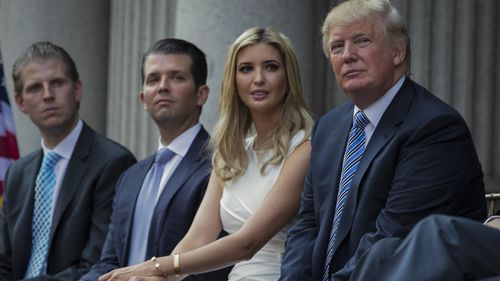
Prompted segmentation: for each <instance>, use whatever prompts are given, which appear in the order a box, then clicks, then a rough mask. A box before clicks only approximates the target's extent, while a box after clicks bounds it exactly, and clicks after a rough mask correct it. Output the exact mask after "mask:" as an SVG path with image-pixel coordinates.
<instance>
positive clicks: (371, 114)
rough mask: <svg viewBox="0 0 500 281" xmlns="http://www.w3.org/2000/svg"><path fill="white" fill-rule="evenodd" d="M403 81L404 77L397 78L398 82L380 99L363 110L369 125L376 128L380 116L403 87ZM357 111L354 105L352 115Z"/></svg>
mask: <svg viewBox="0 0 500 281" xmlns="http://www.w3.org/2000/svg"><path fill="white" fill-rule="evenodd" d="M404 81H405V75H402V76H401V78H399V80H398V82H396V83H395V84H394V85H393V86H392V87H391V88H390V89H389V90H388V91H387V92H386V93H385V94H384V95H383V96H382V97H381V98H379V99H378V100H377V101H376V102H374V103H373V104H372V105H370V106H369V107H367V108H365V109H364V110H363V112H364V113H365V114H366V117H368V119H369V120H370V123H371V124H373V126H374V127H377V125H378V122H379V121H380V119H381V118H382V115H384V112H385V110H386V109H387V107H388V106H389V104H390V103H391V101H392V100H393V99H394V97H395V96H396V94H397V93H398V91H399V89H400V88H401V86H403V82H404ZM359 110H361V109H359V108H358V107H357V106H356V105H354V112H353V115H354V114H356V112H358V111H359Z"/></svg>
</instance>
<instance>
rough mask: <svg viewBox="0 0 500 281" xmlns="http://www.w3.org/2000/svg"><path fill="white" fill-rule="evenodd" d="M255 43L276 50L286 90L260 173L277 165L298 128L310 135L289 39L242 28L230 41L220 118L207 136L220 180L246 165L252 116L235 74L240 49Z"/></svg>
mask: <svg viewBox="0 0 500 281" xmlns="http://www.w3.org/2000/svg"><path fill="white" fill-rule="evenodd" d="M258 43H266V44H269V45H271V46H273V47H275V48H276V49H277V50H278V51H279V52H280V54H281V56H282V60H283V64H284V66H285V71H286V77H287V78H286V79H287V89H288V92H287V93H286V94H285V98H284V101H283V105H282V107H281V112H280V119H279V120H280V122H279V123H278V125H277V126H276V127H275V128H274V129H273V130H272V131H271V133H270V135H271V139H270V143H271V147H272V148H271V156H270V157H269V158H267V160H265V161H264V163H262V165H261V170H260V172H261V174H264V171H265V169H266V167H267V166H268V165H277V164H279V163H281V162H282V161H283V160H284V158H285V157H286V155H287V153H288V149H289V144H290V140H291V139H292V137H293V136H294V135H295V134H296V133H297V132H298V131H300V130H304V131H305V137H304V139H307V138H309V137H310V133H311V128H312V125H313V119H312V117H311V115H310V114H309V111H308V109H307V106H306V103H305V100H304V97H303V94H302V86H301V82H300V73H299V67H298V62H297V57H296V55H295V51H294V50H293V47H292V44H291V42H290V40H289V39H288V38H287V37H286V36H284V35H283V34H281V33H280V32H278V31H276V30H274V29H272V28H260V27H255V28H251V29H248V30H246V31H245V32H243V34H241V35H240V36H239V37H238V38H237V39H236V41H234V43H233V44H232V45H231V47H230V48H229V51H228V53H227V57H226V65H225V68H224V78H223V79H222V91H221V95H220V99H219V117H220V119H219V121H218V122H217V124H216V125H215V128H214V132H213V134H212V138H211V147H212V150H213V159H212V165H213V171H214V172H215V173H216V175H217V176H218V177H219V178H220V179H221V180H223V181H229V180H232V179H235V178H237V177H239V176H240V175H242V174H243V172H244V171H245V169H246V168H247V165H248V157H247V153H246V151H245V138H246V137H247V136H248V133H249V131H250V130H251V127H252V118H251V115H250V111H249V110H248V108H247V106H246V105H245V104H244V103H243V102H242V101H241V99H240V97H239V95H238V94H237V87H236V82H235V81H236V79H235V75H236V65H237V56H238V53H239V52H240V50H241V49H243V48H244V47H247V46H250V45H255V44H258Z"/></svg>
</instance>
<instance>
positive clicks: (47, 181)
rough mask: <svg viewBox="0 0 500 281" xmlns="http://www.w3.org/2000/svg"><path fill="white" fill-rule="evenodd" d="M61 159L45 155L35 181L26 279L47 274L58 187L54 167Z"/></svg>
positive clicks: (54, 154) (54, 155)
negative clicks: (55, 197) (54, 205)
mask: <svg viewBox="0 0 500 281" xmlns="http://www.w3.org/2000/svg"><path fill="white" fill-rule="evenodd" d="M59 159H61V156H60V155H58V154H57V153H55V152H48V153H47V154H45V155H44V156H43V160H42V166H41V168H40V171H39V172H38V176H37V178H36V181H35V208H34V210H33V221H32V226H31V233H32V244H31V256H30V260H29V263H28V269H27V270H26V273H25V276H24V277H25V278H31V277H36V276H39V275H41V274H44V273H45V269H46V265H47V252H48V250H49V237H50V226H51V224H52V200H53V197H54V186H55V185H56V173H55V172H54V167H55V166H56V164H57V162H58V161H59Z"/></svg>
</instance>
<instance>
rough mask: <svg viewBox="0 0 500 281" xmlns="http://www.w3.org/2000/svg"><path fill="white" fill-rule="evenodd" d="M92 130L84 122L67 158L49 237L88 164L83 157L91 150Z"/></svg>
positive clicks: (76, 188)
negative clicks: (69, 156)
mask: <svg viewBox="0 0 500 281" xmlns="http://www.w3.org/2000/svg"><path fill="white" fill-rule="evenodd" d="M93 138H94V132H93V131H92V130H91V129H90V128H89V127H88V126H87V125H86V124H85V123H84V124H83V127H82V131H81V133H80V136H79V137H78V141H77V142H76V145H75V148H74V150H73V154H72V155H71V158H70V159H69V163H68V167H67V168H66V173H65V174H64V178H63V182H62V184H61V187H60V191H59V195H58V198H57V202H56V205H55V209H54V215H53V218H52V225H51V233H50V239H51V240H52V237H53V236H54V233H55V230H56V229H57V226H58V225H59V222H60V221H61V218H62V216H63V214H64V211H65V210H66V208H67V207H68V205H69V203H70V202H71V200H72V199H73V197H74V195H75V193H76V191H77V190H78V188H79V186H80V183H81V182H82V179H83V177H84V176H85V173H86V172H87V169H88V166H87V164H86V163H85V159H86V158H87V157H88V155H89V153H90V150H91V143H92V139H93Z"/></svg>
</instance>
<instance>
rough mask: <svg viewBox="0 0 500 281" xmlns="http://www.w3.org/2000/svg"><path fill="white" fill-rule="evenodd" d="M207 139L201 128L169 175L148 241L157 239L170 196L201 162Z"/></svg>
mask: <svg viewBox="0 0 500 281" xmlns="http://www.w3.org/2000/svg"><path fill="white" fill-rule="evenodd" d="M207 140H208V133H207V132H206V131H205V129H203V128H202V129H201V130H200V132H198V134H197V135H196V138H195V139H194V141H193V143H192V144H191V146H190V147H189V150H188V152H187V154H186V155H185V156H184V158H183V159H182V160H181V162H180V163H179V165H178V166H177V168H176V169H175V171H174V172H173V173H172V175H171V176H170V179H169V180H168V181H167V183H166V185H165V188H163V191H162V193H161V195H160V198H159V199H158V203H157V204H156V207H155V210H154V213H153V218H152V220H151V226H150V230H149V239H148V240H149V241H150V242H151V241H154V242H153V243H155V244H156V243H157V240H158V239H159V237H160V233H159V231H161V230H162V229H163V224H164V222H165V219H164V218H165V216H166V210H168V207H169V205H170V203H171V201H172V198H173V197H174V195H175V194H176V193H177V192H178V191H179V190H180V189H181V187H182V186H183V185H184V183H185V182H186V181H187V180H188V179H189V178H190V176H191V175H192V174H193V173H194V172H195V171H196V170H197V169H198V167H199V166H200V165H201V164H202V162H201V160H202V156H201V153H202V150H203V147H204V146H205V144H206V142H207ZM150 248H151V249H153V248H154V247H149V245H148V250H147V251H148V253H149V252H150ZM156 248H157V247H156ZM151 254H153V253H151Z"/></svg>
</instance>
